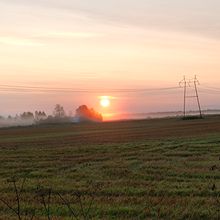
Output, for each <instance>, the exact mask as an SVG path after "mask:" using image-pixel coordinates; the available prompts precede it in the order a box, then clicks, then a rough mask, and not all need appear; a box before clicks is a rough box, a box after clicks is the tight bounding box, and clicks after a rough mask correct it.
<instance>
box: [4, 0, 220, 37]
mask: <svg viewBox="0 0 220 220" xmlns="http://www.w3.org/2000/svg"><path fill="white" fill-rule="evenodd" d="M3 1H5V2H7V3H19V4H25V5H29V6H33V7H35V6H37V5H38V6H40V7H47V8H49V9H57V10H66V11H68V12H69V13H83V14H84V15H85V16H87V17H89V18H90V19H95V20H97V21H98V22H101V23H109V22H110V23H112V24H114V25H135V26H139V27H142V28H145V29H160V30H163V31H165V30H166V31H178V32H190V33H192V34H196V35H202V36H209V37H213V38H215V37H219V36H220V14H219V8H220V1H219V0H212V1H207V0H185V1H176V0H166V1H163V0H111V1H103V0H92V1H91V0H81V1H79V0H63V1H60V0H38V1H35V0H11V1H9V0H7V1H6V0H3Z"/></svg>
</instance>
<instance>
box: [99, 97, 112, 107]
mask: <svg viewBox="0 0 220 220" xmlns="http://www.w3.org/2000/svg"><path fill="white" fill-rule="evenodd" d="M110 104H111V102H110V98H109V97H108V96H101V97H100V105H101V106H102V107H103V108H107V107H109V106H110Z"/></svg>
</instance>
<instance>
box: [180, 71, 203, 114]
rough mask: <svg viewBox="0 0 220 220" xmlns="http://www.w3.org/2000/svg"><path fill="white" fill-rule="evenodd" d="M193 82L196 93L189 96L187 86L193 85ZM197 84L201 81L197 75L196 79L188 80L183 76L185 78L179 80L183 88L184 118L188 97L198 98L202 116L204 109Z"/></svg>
mask: <svg viewBox="0 0 220 220" xmlns="http://www.w3.org/2000/svg"><path fill="white" fill-rule="evenodd" d="M191 84H193V86H194V90H195V95H193V96H187V87H191ZM197 85H199V81H198V79H197V76H196V75H195V77H194V79H189V80H186V77H185V76H184V77H183V80H182V81H180V82H179V86H180V87H181V88H183V118H186V100H187V98H196V100H197V104H198V110H199V117H200V118H202V110H201V105H200V100H199V93H198V89H197Z"/></svg>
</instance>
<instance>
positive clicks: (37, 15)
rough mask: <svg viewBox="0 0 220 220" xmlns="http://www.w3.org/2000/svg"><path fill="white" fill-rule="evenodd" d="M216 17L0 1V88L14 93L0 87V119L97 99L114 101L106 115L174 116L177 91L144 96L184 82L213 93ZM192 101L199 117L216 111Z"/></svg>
mask: <svg viewBox="0 0 220 220" xmlns="http://www.w3.org/2000/svg"><path fill="white" fill-rule="evenodd" d="M219 8H220V2H219V0H212V1H207V0H185V1H176V0H167V1H163V0H109V1H103V0H92V1H91V0H80V1H79V0H62V1H60V0H38V1H36V0H1V2H0V76H1V77H0V84H1V85H13V86H15V87H16V88H15V87H14V88H10V89H9V88H8V89H6V88H3V87H0V106H1V109H0V114H7V113H16V112H20V111H24V110H33V109H45V110H48V111H51V109H52V108H53V106H54V105H55V104H56V103H61V104H64V106H65V107H66V108H67V109H74V108H76V107H77V106H78V105H79V104H88V105H90V106H91V107H95V108H99V105H98V98H97V97H98V96H102V95H109V96H114V97H115V99H114V102H113V103H112V105H111V108H110V109H109V111H111V112H149V111H163V110H164V111H167V110H178V109H179V108H181V101H180V100H181V90H179V89H176V90H175V89H174V90H172V91H167V90H166V91H165V90H163V91H149V90H152V89H153V88H175V87H178V82H179V81H180V80H181V79H182V76H183V75H187V76H188V77H193V76H194V74H197V75H198V78H199V80H200V82H201V83H204V84H206V83H207V84H208V85H211V86H212V87H217V88H219V87H220V76H219V70H220V62H219V57H220V40H219V39H220V31H219V30H220V13H219ZM19 86H24V87H26V88H21V87H20V88H18V87H19ZM27 87H30V88H29V89H27ZM34 87H35V88H34ZM37 87H39V88H37ZM45 88H46V89H45ZM48 88H49V89H50V88H52V89H51V90H54V91H53V93H52V91H50V93H49V92H48V90H49V89H48ZM57 88H65V90H66V91H67V90H68V91H69V93H68V92H65V93H64V92H62V93H60V91H59V92H57V91H56V89H57ZM66 88H68V89H66ZM12 89H13V90H14V91H13V92H12ZM79 89H80V92H81V93H78V90H79ZM9 90H10V91H9ZM40 90H41V91H40ZM45 90H47V92H45ZM74 90H75V91H76V92H75V93H74V92H73V91H74ZM122 90H123V92H122ZM139 90H140V92H139ZM141 90H148V92H141ZM82 91H84V92H82ZM91 91H93V92H92V93H91ZM136 91H138V92H136ZM55 92H57V93H55ZM96 92H97V93H99V92H100V94H95V93H96ZM118 92H120V94H115V93H118ZM101 93H103V94H101ZM201 93H202V95H203V97H202V103H203V105H204V106H205V107H206V108H220V104H218V91H215V94H214V91H213V89H212V91H210V88H206V90H205V88H203V90H201ZM155 94H156V95H157V97H158V98H155ZM98 110H100V111H102V109H98Z"/></svg>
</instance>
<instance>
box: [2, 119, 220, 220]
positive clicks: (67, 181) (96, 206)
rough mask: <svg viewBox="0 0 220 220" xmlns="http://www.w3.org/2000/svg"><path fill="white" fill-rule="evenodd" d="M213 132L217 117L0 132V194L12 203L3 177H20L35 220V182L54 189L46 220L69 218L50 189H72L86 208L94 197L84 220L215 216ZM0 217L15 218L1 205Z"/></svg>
mask: <svg viewBox="0 0 220 220" xmlns="http://www.w3.org/2000/svg"><path fill="white" fill-rule="evenodd" d="M219 134H220V118H218V117H209V118H206V119H203V120H193V121H188V120H187V121H182V120H179V119H160V120H140V121H127V122H114V123H103V124H88V125H86V124H83V125H69V124H68V125H61V126H59V125H54V126H36V127H27V128H24V127H23V128H22V127H21V128H10V129H0V198H4V199H5V200H7V201H9V202H11V203H13V202H14V201H15V199H14V192H13V187H12V186H11V185H10V184H9V183H8V182H7V179H8V178H10V177H12V176H17V177H18V178H19V177H20V178H21V180H22V178H23V177H24V176H27V181H26V184H25V190H24V192H23V194H22V201H23V204H22V207H26V210H29V211H30V210H32V209H36V213H37V216H38V218H37V219H47V218H46V213H45V211H44V209H43V207H42V205H41V204H40V202H39V200H38V199H36V187H37V186H38V185H42V186H44V187H51V188H52V189H53V195H52V198H51V215H52V219H71V218H70V214H69V211H68V209H67V207H65V206H64V205H63V204H62V201H61V200H60V199H59V197H58V196H57V193H60V194H62V196H63V197H65V198H67V199H71V198H72V196H71V195H72V194H73V192H76V191H77V192H80V193H81V195H83V197H82V202H83V205H84V206H85V207H88V206H89V201H90V200H91V193H92V194H93V195H94V202H93V205H92V207H91V211H90V218H91V219H219V218H220V213H219V211H220V203H219V198H218V197H219V195H220V160H219V157H220V135H219ZM97 185H99V189H98V190H95V189H96V186H97ZM213 186H214V187H213ZM73 207H74V210H77V212H78V213H79V216H80V217H79V218H80V219H82V213H81V212H80V207H79V204H78V203H73ZM0 219H15V218H14V216H13V213H12V212H11V211H10V210H9V209H8V208H7V207H6V206H5V205H4V204H3V203H1V202H0Z"/></svg>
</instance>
